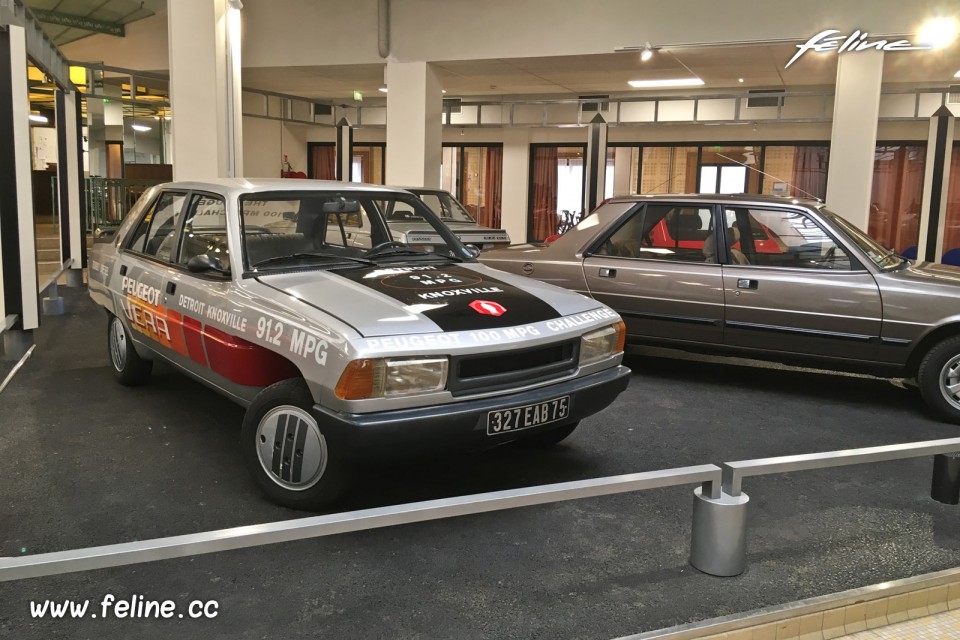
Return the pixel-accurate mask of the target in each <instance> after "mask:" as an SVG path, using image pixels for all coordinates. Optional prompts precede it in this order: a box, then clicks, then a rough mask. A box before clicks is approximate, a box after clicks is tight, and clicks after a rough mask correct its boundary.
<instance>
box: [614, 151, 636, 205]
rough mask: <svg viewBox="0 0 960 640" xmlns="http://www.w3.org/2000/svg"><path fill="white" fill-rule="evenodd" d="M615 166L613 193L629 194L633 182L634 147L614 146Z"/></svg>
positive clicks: (619, 194)
mask: <svg viewBox="0 0 960 640" xmlns="http://www.w3.org/2000/svg"><path fill="white" fill-rule="evenodd" d="M613 167H614V169H613V195H615V196H626V195H629V194H630V193H631V191H630V185H631V184H632V182H633V147H614V149H613Z"/></svg>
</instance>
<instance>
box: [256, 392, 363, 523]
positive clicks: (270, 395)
mask: <svg viewBox="0 0 960 640" xmlns="http://www.w3.org/2000/svg"><path fill="white" fill-rule="evenodd" d="M312 406H313V397H312V396H311V394H310V390H309V389H308V388H307V385H306V383H305V382H304V381H303V380H302V379H300V378H296V379H291V380H284V381H282V382H277V383H276V384H273V385H270V386H269V387H267V388H266V389H264V390H263V391H261V392H260V393H259V394H258V395H257V397H256V398H254V400H253V402H252V403H251V404H250V406H249V407H248V408H247V412H246V414H244V416H243V429H242V432H241V436H240V437H241V443H242V446H243V455H244V460H245V462H246V464H247V468H248V469H249V470H250V472H251V473H252V474H253V475H254V477H255V478H256V479H257V482H258V483H259V484H260V487H261V488H262V489H263V491H264V493H266V494H267V496H268V497H269V498H270V499H271V500H273V501H274V502H276V503H278V504H281V505H283V506H285V507H291V508H293V509H306V510H318V509H321V508H323V507H326V506H327V505H329V504H330V503H331V502H333V501H334V500H336V499H337V498H338V497H339V496H340V495H341V494H342V493H343V490H344V489H345V488H346V486H347V484H348V482H347V473H346V470H345V468H344V464H343V463H342V461H341V457H340V455H339V454H338V452H337V451H336V448H335V447H331V443H330V439H329V438H328V437H327V435H326V434H325V433H324V429H323V426H322V425H321V424H319V423H318V422H317V419H316V418H315V417H314V416H312V415H311V414H310V408H311V407H312Z"/></svg>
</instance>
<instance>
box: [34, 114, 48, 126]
mask: <svg viewBox="0 0 960 640" xmlns="http://www.w3.org/2000/svg"><path fill="white" fill-rule="evenodd" d="M30 122H36V123H38V124H47V123H48V122H50V119H49V118H47V116H42V115H40V114H39V113H31V114H30Z"/></svg>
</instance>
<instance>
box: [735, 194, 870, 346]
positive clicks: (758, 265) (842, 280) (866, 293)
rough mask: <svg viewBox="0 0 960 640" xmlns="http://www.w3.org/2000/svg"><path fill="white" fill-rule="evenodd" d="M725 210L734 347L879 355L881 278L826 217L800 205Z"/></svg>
mask: <svg viewBox="0 0 960 640" xmlns="http://www.w3.org/2000/svg"><path fill="white" fill-rule="evenodd" d="M723 213H724V215H723V220H724V225H723V229H722V231H723V235H724V237H725V238H726V243H727V247H726V254H727V259H726V261H725V262H726V264H724V266H723V286H724V295H725V300H726V320H725V326H724V341H725V343H726V344H727V345H728V346H732V347H749V348H754V349H763V350H767V351H780V352H788V353H795V354H810V355H817V356H832V357H837V358H850V359H856V360H876V358H877V355H878V354H877V350H878V347H877V343H878V341H879V337H880V325H881V321H882V309H881V301H880V291H879V289H878V287H877V283H876V281H875V280H874V278H873V276H872V275H871V274H870V273H869V272H868V271H867V270H866V269H864V268H863V266H862V265H860V264H859V262H857V261H856V259H854V258H851V257H850V255H849V254H848V252H847V251H845V250H844V248H843V246H842V245H841V244H840V243H838V242H837V241H836V240H835V239H834V237H832V236H831V235H830V234H829V233H828V232H827V231H826V230H825V229H824V227H823V226H822V225H821V223H820V222H819V221H818V220H816V219H814V217H813V216H812V215H810V214H808V213H806V212H804V211H803V210H800V209H777V208H772V207H771V208H763V207H752V206H751V207H737V206H727V207H725V208H724V212H723Z"/></svg>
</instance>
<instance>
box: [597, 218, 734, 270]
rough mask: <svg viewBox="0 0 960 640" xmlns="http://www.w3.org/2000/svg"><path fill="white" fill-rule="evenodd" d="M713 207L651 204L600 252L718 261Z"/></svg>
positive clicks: (613, 235) (654, 257)
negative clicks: (714, 248)
mask: <svg viewBox="0 0 960 640" xmlns="http://www.w3.org/2000/svg"><path fill="white" fill-rule="evenodd" d="M714 246H715V243H714V240H713V215H712V213H711V209H710V208H709V207H693V206H681V205H671V204H650V205H647V206H646V207H643V208H642V209H640V210H639V211H637V212H636V213H634V214H633V215H632V216H631V217H630V219H629V220H627V222H626V223H624V224H623V226H621V227H620V228H619V229H617V230H616V231H615V232H614V233H613V234H612V235H611V236H610V237H609V238H607V240H606V242H604V243H603V244H602V245H601V246H600V248H599V249H598V250H597V252H596V253H597V255H608V256H620V257H624V258H644V259H650V260H671V261H682V262H706V263H715V262H716V261H717V253H716V251H715V250H713V249H712V248H713V247H714Z"/></svg>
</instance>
